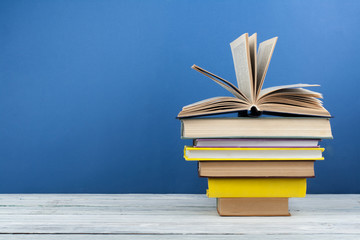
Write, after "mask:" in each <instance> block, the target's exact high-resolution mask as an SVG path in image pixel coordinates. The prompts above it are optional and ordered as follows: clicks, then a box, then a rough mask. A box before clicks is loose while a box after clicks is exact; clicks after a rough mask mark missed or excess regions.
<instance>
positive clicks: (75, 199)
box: [0, 194, 360, 240]
mask: <svg viewBox="0 0 360 240" xmlns="http://www.w3.org/2000/svg"><path fill="white" fill-rule="evenodd" d="M290 212H291V214H292V216H291V217H219V216H218V214H217V212H216V208H215V199H208V198H207V197H206V196H205V195H192V194H20V195H19V194H6V195H4V194H3V195H0V239H1V240H2V239H6V240H14V239H17V240H19V239H21V240H22V239H30V240H35V239H36V240H45V239H47V240H54V239H56V240H59V239H61V240H67V239H75V240H80V239H81V240H85V239H86V240H95V239H96V240H100V239H101V240H114V239H125V240H127V239H159V240H163V239H175V240H176V239H210V240H212V239H260V240H262V239H345V240H346V239H360V195H307V197H306V198H294V199H290Z"/></svg>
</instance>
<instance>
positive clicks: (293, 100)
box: [178, 33, 330, 118]
mask: <svg viewBox="0 0 360 240" xmlns="http://www.w3.org/2000/svg"><path fill="white" fill-rule="evenodd" d="M276 41H277V37H274V38H272V39H269V40H267V41H264V42H262V43H260V45H259V49H258V50H257V35H256V33H254V34H253V35H251V36H250V37H249V36H248V34H247V33H245V34H243V35H242V36H240V37H239V38H238V39H236V40H235V41H233V42H232V43H230V46H231V52H232V55H233V60H234V66H235V73H236V79H237V85H238V87H236V86H234V85H233V84H232V83H231V82H229V81H227V80H225V79H223V78H221V77H219V76H216V75H215V74H213V73H210V72H208V71H206V70H205V69H202V68H200V67H198V66H196V65H193V66H192V68H193V69H195V70H196V71H198V72H200V73H202V74H204V75H205V76H207V77H209V78H210V79H212V80H213V81H215V82H216V83H218V84H219V85H220V86H222V87H223V88H225V89H226V90H228V91H229V92H230V93H232V95H233V96H234V97H214V98H209V99H205V100H203V101H200V102H196V103H193V104H190V105H187V106H185V107H183V109H182V111H181V112H180V113H179V114H178V118H184V117H196V116H204V115H213V114H221V113H230V112H239V114H241V113H242V114H243V115H244V114H245V115H247V114H249V115H253V116H258V115H260V114H261V112H266V113H269V114H275V115H287V114H296V115H307V116H321V117H330V113H329V112H328V111H327V110H326V109H325V108H324V107H323V106H322V101H320V100H319V98H322V95H321V93H318V92H314V91H310V90H307V89H304V87H314V86H319V85H314V84H293V85H284V86H277V87H271V88H265V89H261V88H262V86H263V83H264V79H265V75H266V72H267V69H268V67H269V63H270V60H271V56H272V54H273V51H274V48H275V44H276ZM256 51H257V52H256Z"/></svg>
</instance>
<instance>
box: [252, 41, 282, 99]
mask: <svg viewBox="0 0 360 240" xmlns="http://www.w3.org/2000/svg"><path fill="white" fill-rule="evenodd" d="M276 41H277V37H274V38H271V39H269V40H266V41H264V42H262V43H260V44H259V50H258V55H257V83H256V99H257V98H258V96H259V94H260V90H261V88H262V86H263V83H264V79H265V76H266V72H267V70H268V67H269V64H270V60H271V56H272V54H273V52H274V48H275V44H276Z"/></svg>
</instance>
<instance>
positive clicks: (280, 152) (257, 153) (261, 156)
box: [184, 146, 324, 161]
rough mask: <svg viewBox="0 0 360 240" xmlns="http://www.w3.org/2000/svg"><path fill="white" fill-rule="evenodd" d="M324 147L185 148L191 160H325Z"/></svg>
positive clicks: (186, 156)
mask: <svg viewBox="0 0 360 240" xmlns="http://www.w3.org/2000/svg"><path fill="white" fill-rule="evenodd" d="M323 151H324V148H199V147H189V146H185V148H184V158H185V159H186V160H189V161H211V160H214V161H219V160H225V161H227V160H236V161H246V160H312V161H313V160H323V159H324V158H323V156H322V152H323Z"/></svg>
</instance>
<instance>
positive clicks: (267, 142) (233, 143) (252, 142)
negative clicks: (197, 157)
mask: <svg viewBox="0 0 360 240" xmlns="http://www.w3.org/2000/svg"><path fill="white" fill-rule="evenodd" d="M318 143H319V140H318V139H196V140H195V143H194V146H196V147H212V148H214V147H215V148H216V147H310V148H316V147H318Z"/></svg>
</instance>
